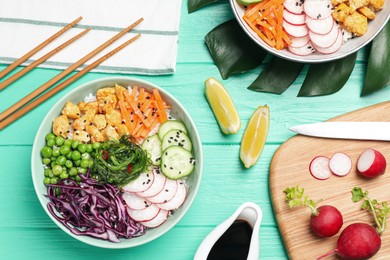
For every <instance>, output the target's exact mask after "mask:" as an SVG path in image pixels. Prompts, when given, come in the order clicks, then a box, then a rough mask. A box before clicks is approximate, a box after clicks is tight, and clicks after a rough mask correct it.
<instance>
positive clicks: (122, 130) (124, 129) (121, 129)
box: [116, 124, 129, 136]
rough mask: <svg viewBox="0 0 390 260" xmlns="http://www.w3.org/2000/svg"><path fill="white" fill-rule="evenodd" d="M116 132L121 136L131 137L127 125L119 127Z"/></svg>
mask: <svg viewBox="0 0 390 260" xmlns="http://www.w3.org/2000/svg"><path fill="white" fill-rule="evenodd" d="M116 131H117V132H118V134H119V136H123V135H129V129H127V126H126V125H125V124H120V125H117V127H116Z"/></svg>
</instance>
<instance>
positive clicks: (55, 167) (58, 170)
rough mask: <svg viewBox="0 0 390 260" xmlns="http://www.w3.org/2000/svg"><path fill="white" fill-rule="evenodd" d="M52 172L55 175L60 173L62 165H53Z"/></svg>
mask: <svg viewBox="0 0 390 260" xmlns="http://www.w3.org/2000/svg"><path fill="white" fill-rule="evenodd" d="M52 171H53V174H54V175H55V176H59V175H60V174H61V173H62V166H61V165H55V166H54V167H53V169H52Z"/></svg>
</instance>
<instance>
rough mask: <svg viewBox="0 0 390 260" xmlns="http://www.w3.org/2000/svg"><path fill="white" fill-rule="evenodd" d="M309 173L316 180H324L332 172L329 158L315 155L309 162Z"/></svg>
mask: <svg viewBox="0 0 390 260" xmlns="http://www.w3.org/2000/svg"><path fill="white" fill-rule="evenodd" d="M309 170H310V173H311V175H313V177H314V178H316V179H318V180H326V179H328V178H329V177H330V176H331V175H332V172H331V171H330V168H329V158H327V157H325V156H317V157H315V158H314V159H313V160H312V161H311V162H310V166H309Z"/></svg>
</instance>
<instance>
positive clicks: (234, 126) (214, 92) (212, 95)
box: [204, 77, 241, 134]
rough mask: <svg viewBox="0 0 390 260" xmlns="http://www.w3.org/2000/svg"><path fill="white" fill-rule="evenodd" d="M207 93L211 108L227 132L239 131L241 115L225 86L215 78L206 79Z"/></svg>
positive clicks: (223, 129)
mask: <svg viewBox="0 0 390 260" xmlns="http://www.w3.org/2000/svg"><path fill="white" fill-rule="evenodd" d="M204 85H205V88H204V91H205V95H206V98H207V101H208V102H209V104H210V107H211V110H212V111H213V113H214V116H215V118H216V119H217V121H218V124H219V127H220V128H221V130H222V132H223V133H225V134H234V133H237V132H238V130H240V128H241V121H240V117H239V115H238V113H237V110H236V107H235V106H234V103H233V100H232V98H231V97H230V96H229V93H228V92H227V90H226V89H225V87H224V86H223V85H222V84H221V83H220V82H219V81H218V80H216V79H215V78H212V77H211V78H208V79H207V80H206V81H205V84H204Z"/></svg>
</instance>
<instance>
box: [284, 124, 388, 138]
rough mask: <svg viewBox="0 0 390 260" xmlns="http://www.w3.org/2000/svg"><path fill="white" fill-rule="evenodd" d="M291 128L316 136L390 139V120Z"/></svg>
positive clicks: (294, 130)
mask: <svg viewBox="0 0 390 260" xmlns="http://www.w3.org/2000/svg"><path fill="white" fill-rule="evenodd" d="M290 130H291V131H293V132H296V133H298V134H301V135H307V136H314V137H324V138H336V139H357V140H375V141H390V122H320V123H312V124H304V125H297V126H293V127H291V128H290Z"/></svg>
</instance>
